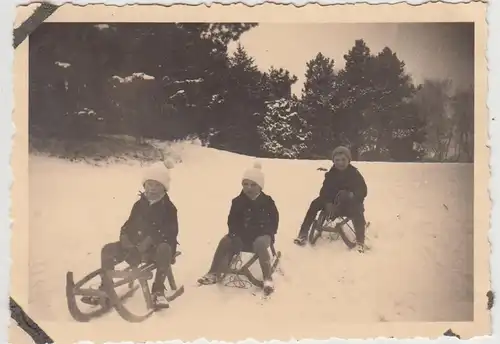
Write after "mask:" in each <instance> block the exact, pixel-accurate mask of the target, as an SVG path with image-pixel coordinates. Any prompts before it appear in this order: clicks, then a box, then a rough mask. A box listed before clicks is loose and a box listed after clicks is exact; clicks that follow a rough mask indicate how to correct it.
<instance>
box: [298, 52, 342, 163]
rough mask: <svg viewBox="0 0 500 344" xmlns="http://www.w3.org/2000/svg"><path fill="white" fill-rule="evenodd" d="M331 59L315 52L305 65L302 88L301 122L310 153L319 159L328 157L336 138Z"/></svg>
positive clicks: (334, 77) (332, 63)
mask: <svg viewBox="0 0 500 344" xmlns="http://www.w3.org/2000/svg"><path fill="white" fill-rule="evenodd" d="M334 63H335V62H334V60H333V59H330V58H328V57H325V56H324V55H323V54H321V53H318V54H317V55H316V57H315V58H314V59H312V60H310V61H309V62H307V70H306V74H305V76H306V80H305V82H304V88H303V89H302V104H303V105H304V107H305V111H304V116H305V117H304V119H305V120H306V121H307V123H308V124H309V126H310V128H311V132H312V141H311V147H310V148H311V150H312V151H313V154H315V155H319V156H326V155H328V153H329V151H330V150H331V149H332V146H333V145H334V144H335V142H336V139H337V136H338V134H337V132H336V129H337V128H336V126H335V121H334V120H335V118H334V117H335V116H336V113H335V111H334V105H335V104H336V102H337V75H336V74H335V71H334Z"/></svg>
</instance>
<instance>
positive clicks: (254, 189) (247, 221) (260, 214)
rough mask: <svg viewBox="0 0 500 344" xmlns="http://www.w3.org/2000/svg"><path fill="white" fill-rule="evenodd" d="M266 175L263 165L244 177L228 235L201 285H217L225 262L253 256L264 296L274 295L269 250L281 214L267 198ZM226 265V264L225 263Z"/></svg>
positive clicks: (229, 217)
mask: <svg viewBox="0 0 500 344" xmlns="http://www.w3.org/2000/svg"><path fill="white" fill-rule="evenodd" d="M264 182H265V178H264V173H263V172H262V165H261V164H260V162H258V161H257V162H255V163H254V165H253V167H251V168H249V169H247V170H246V171H244V173H243V177H242V181H241V185H242V190H241V192H240V194H239V195H238V196H237V197H236V198H234V199H233V200H232V202H231V209H230V211H229V216H228V221H227V223H228V227H229V230H228V234H227V235H225V236H224V237H223V238H222V239H221V241H220V242H219V245H218V246H217V249H216V251H215V254H214V257H213V260H212V265H211V267H210V269H209V270H208V273H207V274H206V275H205V276H203V277H202V278H200V279H198V283H199V284H201V285H208V284H214V283H216V281H217V273H218V272H220V271H219V269H220V266H221V264H223V262H224V259H226V258H227V257H228V256H233V255H234V254H237V253H238V252H241V251H245V252H254V253H256V254H257V256H258V257H259V263H260V266H261V269H262V275H263V277H264V283H263V290H264V293H265V294H270V293H272V292H273V291H274V285H273V281H272V268H271V256H270V254H269V248H270V247H271V245H272V244H273V243H274V239H275V235H276V233H277V231H278V224H279V213H278V209H277V207H276V204H275V203H274V200H273V199H272V197H271V196H268V195H266V194H265V193H264V192H263V191H262V189H263V188H264ZM224 264H225V262H224Z"/></svg>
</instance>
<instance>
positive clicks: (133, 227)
mask: <svg viewBox="0 0 500 344" xmlns="http://www.w3.org/2000/svg"><path fill="white" fill-rule="evenodd" d="M142 185H143V187H144V192H141V193H140V199H139V200H138V201H137V202H135V204H134V205H133V207H132V211H131V213H130V216H129V218H128V220H127V221H126V222H125V224H124V225H123V226H122V227H121V231H120V238H119V241H117V242H113V243H109V244H106V245H105V246H104V247H103V248H102V251H101V267H102V269H103V270H104V271H109V270H113V269H114V267H115V265H117V264H119V263H121V262H123V261H126V262H127V263H128V264H130V265H131V266H138V265H139V264H141V263H143V262H154V263H155V264H156V267H157V269H156V276H155V279H154V282H153V286H152V290H151V292H152V297H153V302H154V303H155V305H156V306H158V307H163V308H165V307H168V300H167V298H166V296H165V285H164V283H165V279H166V275H167V271H168V269H170V265H171V264H174V263H175V253H176V248H177V244H178V242H177V235H178V232H179V227H178V220H177V209H176V207H175V206H174V204H173V203H172V201H171V200H170V198H169V196H168V193H167V192H168V190H169V186H170V175H169V171H168V169H167V166H166V164H165V163H163V162H159V163H155V164H154V165H152V166H150V167H149V168H147V169H146V171H145V174H144V177H143V180H142ZM101 288H102V285H101ZM82 301H83V302H86V303H91V304H95V303H97V302H98V300H91V298H88V300H84V299H83V298H82Z"/></svg>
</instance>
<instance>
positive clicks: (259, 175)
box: [242, 161, 265, 199]
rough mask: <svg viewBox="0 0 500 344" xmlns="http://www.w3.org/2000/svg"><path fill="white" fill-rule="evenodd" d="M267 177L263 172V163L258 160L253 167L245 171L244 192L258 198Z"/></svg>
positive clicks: (252, 197) (243, 179) (250, 196)
mask: <svg viewBox="0 0 500 344" xmlns="http://www.w3.org/2000/svg"><path fill="white" fill-rule="evenodd" d="M264 184H265V177H264V173H263V172H262V165H261V163H260V162H258V161H256V162H255V163H254V164H253V167H252V168H249V169H247V170H246V171H245V172H244V173H243V178H242V186H243V192H244V193H245V195H247V196H248V197H249V198H251V199H256V198H257V197H258V196H259V194H260V193H261V192H262V189H264Z"/></svg>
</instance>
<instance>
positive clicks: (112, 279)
mask: <svg viewBox="0 0 500 344" xmlns="http://www.w3.org/2000/svg"><path fill="white" fill-rule="evenodd" d="M179 255H180V252H176V257H177V256H179ZM154 270H156V265H155V264H154V263H143V264H141V265H140V266H138V267H131V266H129V267H127V268H126V269H124V270H121V271H117V270H113V271H107V272H104V271H103V270H102V269H98V270H95V271H93V272H92V273H90V274H88V275H87V276H85V277H84V278H82V279H81V280H80V281H78V282H76V283H75V282H74V278H73V272H71V271H68V272H67V274H66V300H67V304H68V309H69V312H70V314H71V316H72V317H73V318H74V319H75V320H76V321H79V322H88V321H90V320H91V319H93V318H96V317H99V316H101V315H104V314H105V313H107V312H108V311H110V310H111V308H114V309H115V310H116V311H117V312H118V314H119V315H120V316H121V317H122V318H123V319H125V320H126V321H129V322H142V321H144V320H146V319H147V318H149V317H150V316H151V315H152V314H153V313H154V312H155V311H157V310H158V309H157V308H156V307H155V306H154V304H153V300H152V297H151V290H150V288H149V284H148V281H149V280H150V279H152V278H153V275H154ZM96 277H100V278H101V281H102V285H103V288H102V289H95V288H90V287H85V285H87V284H88V283H89V282H90V281H91V280H93V279H94V278H96ZM167 280H168V283H169V286H170V289H171V290H172V295H170V296H168V297H167V300H168V301H169V302H170V301H173V300H175V299H176V298H177V297H179V296H180V295H182V294H183V293H184V286H181V287H180V288H177V285H176V283H175V279H174V275H173V272H172V268H170V269H169V270H168V271H167ZM135 281H137V282H138V284H139V285H138V286H137V285H135ZM126 284H127V285H128V291H127V292H126V293H125V294H124V295H121V296H119V295H118V294H117V292H116V288H118V287H120V286H123V285H126ZM139 287H140V288H141V290H142V294H143V297H144V301H145V303H146V307H147V310H148V311H147V312H146V314H142V315H137V314H134V313H132V312H131V311H130V310H128V309H127V307H126V306H125V300H126V299H127V298H129V297H131V296H132V295H133V294H134V292H135V291H136V290H137V289H139ZM80 296H83V297H95V298H97V299H98V300H99V306H97V309H95V310H93V311H91V312H88V313H85V312H82V311H81V310H80V307H79V306H78V301H77V297H80Z"/></svg>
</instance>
